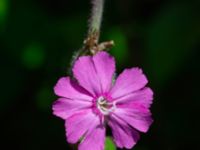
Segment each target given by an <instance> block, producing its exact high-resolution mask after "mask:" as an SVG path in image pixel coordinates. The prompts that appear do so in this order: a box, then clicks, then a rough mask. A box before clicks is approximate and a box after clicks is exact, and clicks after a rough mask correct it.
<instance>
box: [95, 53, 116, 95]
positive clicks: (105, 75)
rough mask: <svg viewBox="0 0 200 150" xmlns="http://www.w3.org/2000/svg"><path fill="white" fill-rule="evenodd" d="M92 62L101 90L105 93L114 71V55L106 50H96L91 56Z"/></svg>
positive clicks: (110, 84) (108, 88)
mask: <svg viewBox="0 0 200 150" xmlns="http://www.w3.org/2000/svg"><path fill="white" fill-rule="evenodd" d="M93 62H94V65H95V69H96V72H97V74H98V76H99V79H100V82H101V88H102V92H103V93H106V92H108V91H109V90H110V88H111V86H112V78H113V74H114V72H115V60H114V57H112V56H111V55H109V54H108V53H107V52H98V53H97V54H96V55H95V56H93Z"/></svg>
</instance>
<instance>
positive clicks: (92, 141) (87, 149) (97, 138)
mask: <svg viewBox="0 0 200 150" xmlns="http://www.w3.org/2000/svg"><path fill="white" fill-rule="evenodd" d="M104 144H105V127H104V126H103V125H99V126H97V127H96V128H94V129H93V130H91V131H90V132H88V133H87V134H86V136H85V139H84V140H83V141H82V142H81V143H80V145H79V147H78V149H79V150H104Z"/></svg>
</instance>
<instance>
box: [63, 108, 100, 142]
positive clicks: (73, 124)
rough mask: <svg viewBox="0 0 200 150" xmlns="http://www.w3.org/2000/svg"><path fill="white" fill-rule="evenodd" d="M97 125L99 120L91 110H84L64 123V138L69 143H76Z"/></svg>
mask: <svg viewBox="0 0 200 150" xmlns="http://www.w3.org/2000/svg"><path fill="white" fill-rule="evenodd" d="M98 123H99V118H98V116H96V115H95V114H94V113H93V112H92V111H91V110H84V111H82V112H79V113H76V114H74V115H73V116H71V117H69V118H68V119H67V120H66V121H65V128H66V136H67V141H68V142H69V143H73V144H74V143H77V142H78V141H79V140H80V138H81V137H83V136H84V135H85V134H86V133H87V132H88V131H89V130H90V129H91V128H92V129H94V128H95V127H96V126H97V124H98Z"/></svg>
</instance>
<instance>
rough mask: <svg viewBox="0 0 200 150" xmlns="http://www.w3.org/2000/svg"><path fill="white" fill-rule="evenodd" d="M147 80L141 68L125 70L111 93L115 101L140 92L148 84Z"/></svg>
mask: <svg viewBox="0 0 200 150" xmlns="http://www.w3.org/2000/svg"><path fill="white" fill-rule="evenodd" d="M147 82H148V81H147V78H146V76H145V75H144V74H143V72H142V70H141V69H139V68H131V69H125V70H124V71H123V72H122V73H121V74H120V75H119V77H118V78H117V80H116V82H115V85H114V86H113V88H112V90H111V91H110V93H111V95H112V97H113V98H114V99H117V98H120V97H122V96H125V95H127V94H130V93H132V92H134V91H137V90H140V89H141V88H143V87H144V86H145V85H146V84H147Z"/></svg>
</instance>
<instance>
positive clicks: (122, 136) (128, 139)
mask: <svg viewBox="0 0 200 150" xmlns="http://www.w3.org/2000/svg"><path fill="white" fill-rule="evenodd" d="M108 125H109V126H110V127H111V129H112V134H113V140H114V142H115V143H116V145H117V147H119V148H127V149H131V148H132V147H133V146H134V145H135V144H136V143H137V141H138V140H139V133H138V132H137V131H136V130H135V129H133V128H131V127H130V126H128V124H127V123H126V122H124V121H122V120H120V119H118V118H117V117H116V116H114V115H112V116H110V118H109V121H108Z"/></svg>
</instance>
